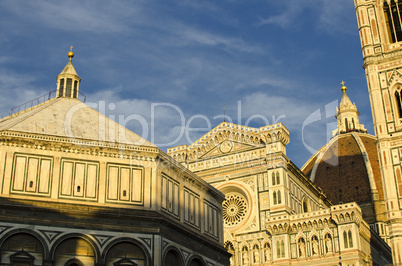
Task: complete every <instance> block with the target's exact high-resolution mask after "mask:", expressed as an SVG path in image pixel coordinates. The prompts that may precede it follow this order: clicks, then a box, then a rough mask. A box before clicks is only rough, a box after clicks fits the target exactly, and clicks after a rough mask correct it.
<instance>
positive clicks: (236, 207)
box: [222, 193, 248, 226]
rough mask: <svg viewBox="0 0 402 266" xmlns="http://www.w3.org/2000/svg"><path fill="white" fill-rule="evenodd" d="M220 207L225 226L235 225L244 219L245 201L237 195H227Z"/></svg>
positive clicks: (245, 211)
mask: <svg viewBox="0 0 402 266" xmlns="http://www.w3.org/2000/svg"><path fill="white" fill-rule="evenodd" d="M222 205H223V220H224V222H225V225H227V226H231V225H236V224H238V223H240V222H241V221H242V220H243V219H244V217H246V213H247V210H248V208H247V200H246V199H245V198H244V197H243V196H242V195H240V194H237V193H236V194H230V195H227V196H226V199H225V201H224V202H223V203H222Z"/></svg>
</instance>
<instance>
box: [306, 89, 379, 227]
mask: <svg viewBox="0 0 402 266" xmlns="http://www.w3.org/2000/svg"><path fill="white" fill-rule="evenodd" d="M342 91H343V97H342V100H341V103H340V106H339V108H337V114H336V115H335V117H337V118H338V128H337V130H335V131H334V132H333V137H332V139H331V140H330V142H329V143H328V144H326V145H325V146H324V147H322V148H321V149H320V150H319V151H318V152H316V153H315V154H314V155H313V156H312V157H311V158H310V159H309V160H308V161H307V162H306V164H305V165H304V166H303V167H302V169H301V170H302V172H303V173H304V174H305V175H306V176H308V177H309V178H310V180H312V181H313V182H314V183H315V184H316V185H317V186H319V187H320V188H321V189H322V190H323V191H324V193H325V194H326V195H327V196H328V198H329V199H330V200H331V201H332V203H333V204H341V203H347V202H357V203H358V204H359V205H360V207H361V208H362V212H363V216H364V218H365V219H366V221H367V222H368V223H375V222H377V221H381V220H383V218H384V217H383V215H384V210H383V208H384V193H383V183H382V180H381V173H380V164H379V159H378V153H377V146H376V143H375V142H376V137H374V136H372V135H370V134H368V133H366V130H365V129H364V126H363V125H361V124H359V120H358V112H357V109H355V111H354V112H350V107H351V106H353V107H354V108H355V105H354V104H353V105H352V104H351V102H350V100H349V98H348V97H347V95H346V87H345V88H344V86H342ZM346 100H348V101H346ZM345 103H347V104H345ZM354 108H353V109H354ZM348 121H349V122H348ZM350 121H353V123H350ZM345 124H346V125H345Z"/></svg>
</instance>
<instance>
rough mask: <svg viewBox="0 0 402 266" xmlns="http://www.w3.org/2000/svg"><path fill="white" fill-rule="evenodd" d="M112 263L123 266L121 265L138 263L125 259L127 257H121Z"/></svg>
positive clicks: (128, 265)
mask: <svg viewBox="0 0 402 266" xmlns="http://www.w3.org/2000/svg"><path fill="white" fill-rule="evenodd" d="M113 265H115V266H123V265H127V266H130V265H131V266H136V265H138V264H137V263H135V262H133V261H131V260H129V259H127V258H123V259H121V260H118V261H116V262H115V263H113Z"/></svg>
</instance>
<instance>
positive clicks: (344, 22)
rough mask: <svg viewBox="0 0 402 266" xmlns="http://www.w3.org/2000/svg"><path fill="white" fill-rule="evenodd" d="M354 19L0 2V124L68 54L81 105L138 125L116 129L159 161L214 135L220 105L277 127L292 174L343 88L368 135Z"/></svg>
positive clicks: (309, 8) (207, 8)
mask: <svg viewBox="0 0 402 266" xmlns="http://www.w3.org/2000/svg"><path fill="white" fill-rule="evenodd" d="M354 10H355V9H354V4H353V1H350V0H337V1H333V0H320V1H317V0H284V1H267V0H250V1H244V0H219V1H216V0H213V1H212V0H211V1H209V0H202V1H197V0H183V1H179V0H177V1H156V0H146V1H145V0H144V1H134V0H133V1H128V0H122V1H18V0H17V1H0V47H1V52H0V90H1V92H2V93H1V95H0V97H1V104H0V114H1V115H2V116H6V115H8V114H9V112H10V109H11V108H13V107H14V106H17V105H19V104H22V103H24V102H26V101H29V100H32V99H34V98H36V97H38V96H41V95H43V94H46V93H48V92H49V91H52V90H55V89H56V76H57V75H58V74H59V73H60V72H61V70H62V69H63V68H64V66H65V65H66V63H67V62H68V58H67V53H68V51H69V47H70V46H71V45H73V46H74V48H73V51H74V53H75V57H74V59H73V64H74V66H75V68H76V70H77V72H78V75H79V76H80V77H81V79H82V82H81V85H80V91H81V92H82V93H84V94H85V95H86V96H87V102H88V103H90V104H97V106H100V105H99V104H100V103H104V106H105V110H101V111H102V112H104V113H105V114H106V115H108V116H110V117H111V118H114V119H115V120H117V121H119V116H120V117H122V118H127V117H129V116H130V115H137V116H136V117H141V118H144V120H141V119H139V120H135V119H132V120H126V121H128V122H127V123H126V126H127V127H128V128H129V129H131V130H133V131H134V132H136V133H137V134H140V135H144V136H145V137H146V138H147V139H149V140H151V141H152V142H154V143H155V144H157V145H158V146H160V148H161V149H162V150H165V151H166V148H168V147H171V146H176V145H181V144H188V143H189V142H191V141H195V140H196V139H198V137H200V136H202V135H203V134H204V133H206V132H207V131H208V128H210V127H215V126H216V125H217V124H219V123H220V122H222V120H223V119H222V117H221V115H222V114H223V105H225V109H226V114H227V115H228V116H229V117H230V119H231V120H232V121H233V122H234V123H241V124H246V123H247V124H248V125H249V126H255V127H260V126H264V125H265V123H266V122H267V121H268V123H269V124H271V123H274V122H276V121H279V122H282V123H283V124H284V125H285V126H286V127H287V128H288V129H289V130H290V138H291V142H290V144H288V146H287V155H288V157H289V158H290V159H291V160H292V161H293V162H295V163H296V165H298V166H299V167H301V166H302V165H303V164H304V163H305V162H306V161H307V160H308V158H309V157H310V156H311V155H312V154H311V151H314V150H317V149H319V148H320V147H321V146H322V145H324V144H325V143H326V142H327V141H328V132H329V131H331V130H332V129H333V127H334V125H335V124H334V123H335V122H336V120H335V118H334V117H333V115H334V114H335V106H336V104H337V101H339V100H340V97H341V91H340V86H341V85H340V82H341V81H342V80H344V81H345V82H346V86H347V87H348V91H347V93H348V95H349V97H350V98H351V100H352V101H353V102H355V103H356V105H357V107H358V109H359V111H360V113H361V115H360V122H361V123H363V124H365V126H366V128H367V129H368V131H369V133H371V134H373V126H372V117H371V111H370V103H369V98H368V93H367V85H366V79H365V74H364V70H363V68H362V64H363V61H362V55H361V48H360V40H359V35H358V30H357V23H356V15H355V11H354ZM317 110H319V111H317ZM311 114H314V119H313V120H314V122H313V123H307V124H306V123H305V121H306V119H307V118H308V117H309V116H310V115H311ZM217 116H220V117H217ZM320 117H321V119H320ZM239 118H240V119H239ZM262 118H264V119H262ZM310 118H311V116H310ZM227 120H228V119H227ZM144 121H145V122H146V123H145V124H146V125H145V124H144ZM303 123H305V127H304V128H303ZM186 126H187V128H190V130H189V131H187V133H183V131H182V129H183V127H186ZM197 128H198V129H197ZM302 132H303V134H302ZM306 147H307V148H306Z"/></svg>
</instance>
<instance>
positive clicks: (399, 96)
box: [395, 88, 402, 118]
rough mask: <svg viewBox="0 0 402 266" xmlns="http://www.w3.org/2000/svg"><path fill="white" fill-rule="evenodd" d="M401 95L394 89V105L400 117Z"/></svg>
mask: <svg viewBox="0 0 402 266" xmlns="http://www.w3.org/2000/svg"><path fill="white" fill-rule="evenodd" d="M398 89H399V88H398ZM401 96H402V95H401V94H400V92H399V91H397V90H396V91H395V101H396V106H397V108H398V115H399V118H402V103H401V101H402V99H401Z"/></svg>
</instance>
